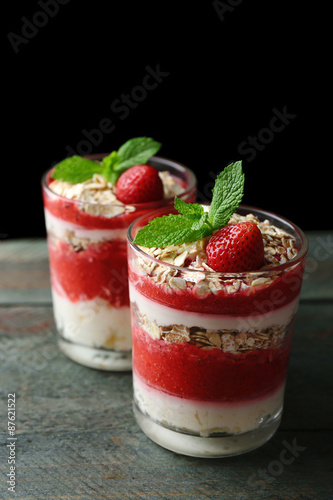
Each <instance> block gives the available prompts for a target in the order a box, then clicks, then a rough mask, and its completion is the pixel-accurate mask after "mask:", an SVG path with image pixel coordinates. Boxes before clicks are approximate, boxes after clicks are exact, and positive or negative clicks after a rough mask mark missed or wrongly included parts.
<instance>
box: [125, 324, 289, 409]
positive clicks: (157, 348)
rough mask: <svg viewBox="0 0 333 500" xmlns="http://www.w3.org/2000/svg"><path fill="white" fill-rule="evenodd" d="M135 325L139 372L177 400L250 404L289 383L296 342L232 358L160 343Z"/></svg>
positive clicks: (217, 352)
mask: <svg viewBox="0 0 333 500" xmlns="http://www.w3.org/2000/svg"><path fill="white" fill-rule="evenodd" d="M132 325H134V326H132V333H133V370H134V371H135V372H136V373H138V375H139V376H140V377H141V379H143V380H144V381H145V382H146V383H147V384H148V385H149V386H151V387H153V388H155V389H158V390H161V391H163V392H165V393H168V394H171V395H173V396H178V397H180V398H185V399H192V400H203V401H212V402H213V401H220V402H231V401H246V400H253V399H256V398H260V397H262V396H265V395H268V394H270V393H273V392H274V391H275V390H277V389H278V388H279V387H280V386H281V385H282V384H283V383H284V381H285V378H286V374H287V366H288V359H289V352H290V345H291V339H290V340H289V341H288V343H287V344H286V345H285V346H284V347H283V348H280V349H264V350H256V351H252V352H249V353H246V354H243V353H242V354H231V353H224V352H223V351H221V350H220V349H212V350H209V351H206V350H203V349H201V348H199V347H197V346H195V345H191V344H188V343H179V344H178V343H171V344H168V343H166V342H165V341H163V340H156V339H155V340H154V339H152V338H151V337H150V336H149V335H148V334H147V333H146V332H145V331H144V330H143V329H140V328H138V327H137V326H136V325H135V321H133V323H132Z"/></svg>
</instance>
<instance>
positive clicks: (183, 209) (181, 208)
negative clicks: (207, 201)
mask: <svg viewBox="0 0 333 500" xmlns="http://www.w3.org/2000/svg"><path fill="white" fill-rule="evenodd" d="M175 209H176V210H177V211H178V212H179V213H180V214H183V215H186V216H187V217H190V218H194V219H197V218H198V217H199V218H200V217H201V215H202V214H203V213H204V209H203V207H202V206H201V205H198V203H185V201H183V200H181V199H180V198H178V197H177V196H175Z"/></svg>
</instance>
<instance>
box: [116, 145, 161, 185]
mask: <svg viewBox="0 0 333 500" xmlns="http://www.w3.org/2000/svg"><path fill="white" fill-rule="evenodd" d="M161 146H162V144H161V143H160V142H157V141H154V140H153V139H151V138H150V137H136V138H134V139H130V140H129V141H127V142H125V144H123V145H122V146H121V147H120V148H119V150H118V157H119V161H118V163H117V164H116V165H115V167H114V171H115V172H116V176H115V177H116V180H117V179H118V177H120V175H121V174H122V173H123V172H125V170H127V169H128V168H130V167H133V165H142V164H145V163H147V161H148V160H149V158H150V157H151V156H153V155H155V154H156V153H157V152H158V151H159V149H160V148H161Z"/></svg>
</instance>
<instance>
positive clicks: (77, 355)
mask: <svg viewBox="0 0 333 500" xmlns="http://www.w3.org/2000/svg"><path fill="white" fill-rule="evenodd" d="M58 344H59V348H60V350H61V351H62V352H63V353H64V354H66V356H67V357H68V358H70V359H71V360H73V361H75V362H76V363H79V364H81V365H84V366H88V367H89V368H96V369H97V370H105V371H129V370H132V353H131V351H127V352H125V351H123V352H122V351H108V350H106V349H98V348H94V347H88V346H83V345H78V344H73V343H72V342H69V341H68V340H65V339H63V338H59V341H58Z"/></svg>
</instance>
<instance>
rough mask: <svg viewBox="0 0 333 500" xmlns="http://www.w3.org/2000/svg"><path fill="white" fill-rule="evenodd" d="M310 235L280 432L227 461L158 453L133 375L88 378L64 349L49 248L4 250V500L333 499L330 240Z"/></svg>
mask: <svg viewBox="0 0 333 500" xmlns="http://www.w3.org/2000/svg"><path fill="white" fill-rule="evenodd" d="M308 236H309V241H310V253H309V260H308V266H307V270H306V279H305V280H304V286H303V289H302V294H301V304H300V308H299V314H298V320H297V324H296V330H295V336H294V342H293V348H292V354H291V359H290V367H289V375H288V381H287V388H286V397H285V409H284V415H283V419H282V423H281V426H280V429H279V430H278V432H277V433H276V435H275V436H274V437H273V438H272V439H271V441H269V442H268V443H267V444H266V445H264V446H263V447H261V448H259V449H258V450H255V451H253V452H251V453H248V454H245V455H242V456H239V457H233V458H224V459H196V458H191V457H185V456H181V455H177V454H174V453H172V452H169V451H167V450H164V449H163V448H161V447H159V446H157V445H155V444H154V443H153V442H151V441H150V440H149V439H148V438H147V437H146V436H145V435H144V434H143V433H142V432H141V431H140V429H139V428H138V426H137V424H136V422H135V420H134V417H133V414H132V377H131V373H128V372H124V373H107V372H100V371H98V370H92V369H89V368H86V367H83V366H81V365H78V364H76V363H73V362H72V361H70V360H69V359H67V358H66V357H65V356H64V355H63V354H62V353H61V352H59V350H58V348H57V343H56V332H55V326H54V321H53V316H52V305H51V294H50V288H49V287H50V285H49V274H48V258H47V249H46V244H45V241H44V240H38V239H37V240H17V241H15V240H13V241H10V240H9V241H2V242H1V243H0V348H1V350H0V388H1V399H0V436H1V445H2V446H0V471H1V483H0V500H2V499H12V498H16V499H24V500H30V499H48V500H50V499H51V500H53V499H54V500H56V499H68V500H69V499H80V500H85V499H95V498H96V499H100V498H113V499H117V498H133V499H136V498H140V499H141V498H164V499H173V498H179V499H192V498H193V499H195V498H198V499H199V498H200V499H204V498H207V499H208V498H225V499H236V500H246V499H265V500H266V499H272V500H273V499H274V500H278V499H281V500H282V499H283V500H285V499H287V500H293V499H311V500H312V499H315V500H317V499H330V498H333V480H332V466H333V463H332V462H333V460H332V451H333V446H332V442H333V440H332V437H333V432H332V431H333V429H332V427H333V404H332V394H333V363H332V358H333V346H332V344H333V326H332V325H333V318H332V316H333V307H332V305H333V300H332V299H333V247H332V243H331V241H332V240H333V237H332V233H330V234H329V233H328V232H327V233H326V232H321V233H311V234H309V235H308ZM10 392H15V393H16V395H17V420H16V422H17V434H16V436H17V441H16V450H17V463H16V465H17V482H16V493H15V494H14V493H11V492H9V491H7V484H6V481H7V479H8V477H7V476H6V474H7V473H8V472H9V466H8V447H7V446H6V444H7V442H8V441H7V437H8V432H7V395H8V393H10ZM284 450H287V451H284ZM291 450H292V451H291ZM287 459H288V460H287ZM287 461H288V462H289V463H286V462H287Z"/></svg>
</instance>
